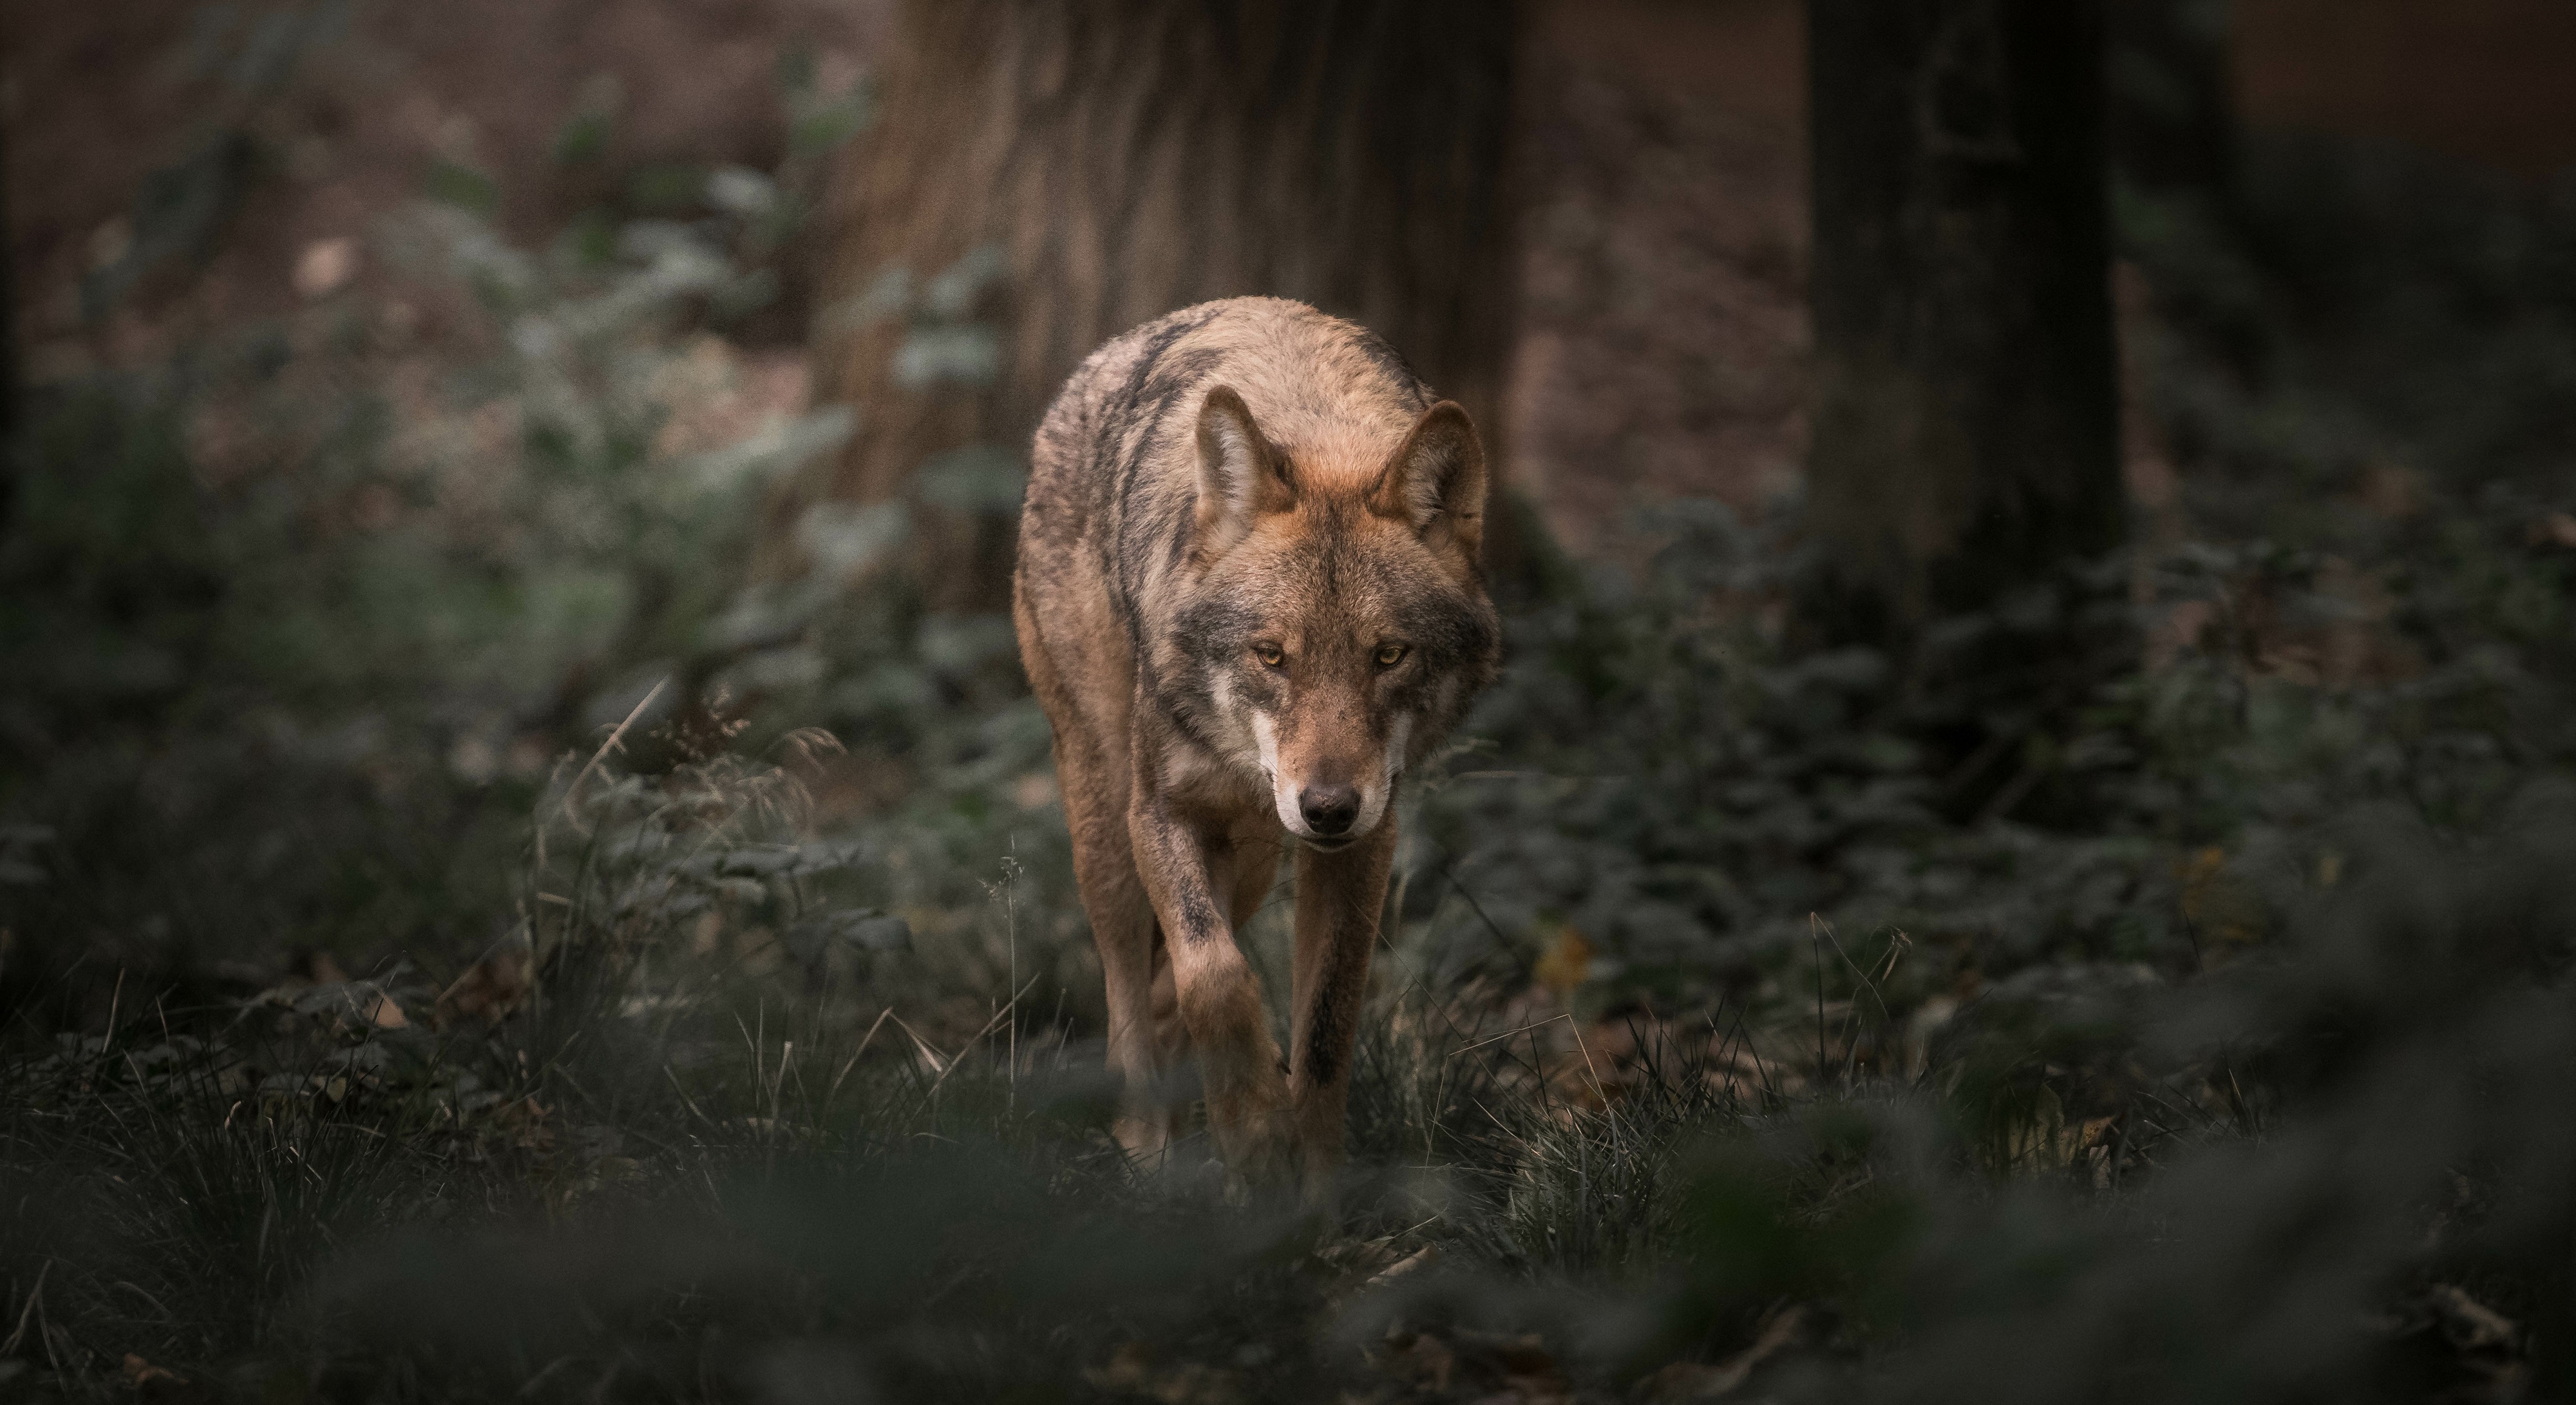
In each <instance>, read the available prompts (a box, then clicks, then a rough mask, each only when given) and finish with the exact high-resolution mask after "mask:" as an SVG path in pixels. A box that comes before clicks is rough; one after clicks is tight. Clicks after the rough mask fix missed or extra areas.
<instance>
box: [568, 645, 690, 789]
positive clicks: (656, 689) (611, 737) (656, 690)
mask: <svg viewBox="0 0 2576 1405" xmlns="http://www.w3.org/2000/svg"><path fill="white" fill-rule="evenodd" d="M670 682H671V680H670V679H668V678H664V679H663V680H661V681H660V682H658V683H655V684H654V685H653V689H652V691H651V692H648V693H646V694H645V695H644V700H643V701H642V702H639V703H637V704H635V710H634V711H632V712H629V713H627V714H626V720H625V721H623V722H620V723H618V724H617V728H616V730H615V731H612V732H610V733H609V734H608V740H606V741H604V742H601V743H600V744H599V750H597V751H594V752H592V753H591V754H590V760H589V761H588V762H587V763H585V764H584V765H583V766H582V768H581V770H580V771H579V772H577V773H575V774H574V776H573V778H572V784H570V785H568V786H565V787H564V793H563V803H562V804H560V805H558V806H556V807H555V818H556V819H562V818H563V817H564V816H565V815H567V814H570V813H571V812H572V798H573V797H574V796H576V795H578V794H580V793H581V783H582V782H583V781H586V780H589V779H590V773H591V772H592V771H595V770H597V769H599V763H600V762H602V761H604V760H606V759H607V757H608V753H609V752H610V751H612V750H614V749H615V748H616V746H617V743H618V742H619V741H620V740H622V739H624V737H625V736H626V729H627V728H629V727H632V726H634V725H635V719H636V718H638V717H641V716H643V715H644V709H646V708H648V707H651V706H652V705H653V700H654V699H655V698H658V697H660V696H662V689H663V688H665V687H667V686H669V684H670Z"/></svg>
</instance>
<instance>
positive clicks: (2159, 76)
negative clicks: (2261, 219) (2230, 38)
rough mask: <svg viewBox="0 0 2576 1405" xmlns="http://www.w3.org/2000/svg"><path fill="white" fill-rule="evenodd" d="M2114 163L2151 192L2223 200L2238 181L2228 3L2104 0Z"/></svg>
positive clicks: (2215, 0)
mask: <svg viewBox="0 0 2576 1405" xmlns="http://www.w3.org/2000/svg"><path fill="white" fill-rule="evenodd" d="M2106 6H2107V12H2106V13H2107V19H2108V24H2109V34H2108V42H2109V48H2110V70H2109V94H2108V97H2109V119H2110V126H2109V130H2110V147H2111V163H2112V166H2113V168H2114V169H2115V170H2117V171H2118V172H2119V173H2120V175H2121V177H2122V178H2123V179H2126V180H2128V181H2130V182H2133V183H2134V184H2136V185H2137V186H2139V187H2140V188H2142V189H2146V190H2151V191H2160V192H2161V191H2183V192H2190V193H2193V194H2196V195H2202V196H2206V197H2208V198H2210V199H2213V200H2216V201H2221V202H2223V201H2225V200H2226V199H2227V197H2228V196H2229V195H2230V194H2231V193H2232V192H2233V190H2234V189H2235V185H2236V104H2235V101H2234V99H2233V98H2232V97H2231V96H2230V94H2229V92H2228V85H2227V8H2228V6H2227V0H2106Z"/></svg>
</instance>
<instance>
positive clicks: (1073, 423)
mask: <svg viewBox="0 0 2576 1405" xmlns="http://www.w3.org/2000/svg"><path fill="white" fill-rule="evenodd" d="M1217 385H1228V386H1232V387H1233V388H1234V390H1235V392H1236V393H1237V394H1239V395H1241V396H1242V397H1243V399H1244V401H1245V402H1246V403H1247V404H1248V405H1249V406H1250V408H1251V410H1252V414H1253V418H1254V419H1255V420H1256V421H1257V422H1258V423H1259V424H1260V425H1261V427H1262V430H1263V431H1264V432H1265V433H1266V434H1267V435H1268V436H1269V438H1270V439H1271V440H1272V441H1273V442H1274V443H1275V444H1277V445H1278V446H1279V447H1280V448H1281V449H1283V450H1285V451H1286V453H1287V455H1288V457H1289V458H1290V459H1291V460H1292V461H1294V462H1296V463H1298V464H1299V465H1300V466H1301V468H1307V467H1311V466H1313V465H1317V464H1332V463H1343V462H1350V463H1367V464H1371V465H1374V464H1377V463H1382V462H1384V459H1385V456H1386V455H1387V454H1389V453H1392V452H1393V451H1394V449H1395V447H1396V445H1397V444H1399V443H1400V442H1402V440H1403V438H1404V434H1405V431H1406V430H1407V429H1409V428H1410V427H1411V426H1412V424H1413V422H1414V420H1415V419H1416V418H1417V417H1419V416H1420V414H1421V413H1422V411H1423V410H1424V409H1425V408H1426V407H1428V406H1429V405H1430V404H1431V403H1432V401H1433V399H1434V398H1435V397H1434V396H1433V395H1432V393H1431V391H1430V389H1429V388H1428V387H1427V386H1425V385H1423V383H1422V381H1421V378H1420V377H1418V376H1416V375H1415V374H1414V373H1413V368H1412V367H1410V366H1408V365H1406V364H1405V362H1404V359H1403V358H1402V357H1401V356H1399V355H1397V354H1396V352H1395V351H1394V349H1393V348H1391V347H1389V346H1388V345H1387V343H1386V341H1385V340H1384V339H1383V338H1381V337H1379V336H1378V335H1377V334H1376V333H1374V332H1371V331H1369V330H1368V329H1367V328H1365V327H1361V326H1359V325H1357V324H1356V323H1351V322H1346V321H1343V320H1342V319H1340V318H1338V317H1332V316H1329V315H1327V314H1325V313H1322V312H1319V311H1317V310H1315V309H1314V308H1312V307H1309V306H1307V305H1306V304H1304V303H1301V302H1292V301H1289V300H1287V299H1285V298H1262V297H1251V298H1227V299H1224V300H1222V301H1218V302H1206V303H1200V304H1198V305H1197V306H1194V307H1185V308H1182V309H1181V310H1180V311H1178V312H1173V313H1169V314H1167V315H1165V316H1163V317H1160V318H1157V319H1155V320H1154V321H1151V322H1148V323H1146V324H1145V325H1143V326H1141V327H1138V328H1136V329H1134V330H1133V331H1130V332H1127V333H1126V334H1124V335H1122V336H1120V337H1118V338H1116V339H1115V340H1112V341H1110V342H1108V343H1106V344H1105V345H1103V346H1102V347H1101V348H1100V349H1099V350H1097V351H1095V352H1093V353H1092V354H1091V355H1090V356H1088V357H1086V358H1085V359H1084V360H1083V363H1082V365H1081V366H1080V367H1078V368H1077V369H1076V370H1075V371H1074V373H1073V375H1072V377H1071V378H1070V379H1068V380H1067V381H1066V382H1065V386H1064V389H1063V391H1061V392H1060V393H1059V394H1058V395H1057V396H1056V400H1055V403H1054V405H1053V406H1052V407H1050V408H1049V409H1048V411H1047V414H1046V418H1045V420H1044V421H1043V422H1041V423H1040V425H1039V427H1038V432H1037V438H1036V441H1035V443H1034V445H1033V446H1032V452H1031V456H1030V465H1029V469H1030V471H1029V490H1028V498H1027V501H1026V503H1025V504H1024V507H1023V515H1022V518H1021V524H1020V576H1021V589H1022V590H1023V591H1024V592H1029V591H1033V590H1034V591H1043V590H1045V589H1048V588H1049V587H1050V586H1053V585H1058V584H1063V585H1071V584H1073V581H1072V580H1071V579H1070V577H1069V576H1068V571H1067V568H1068V567H1071V566H1073V565H1074V564H1075V562H1074V561H1073V560H1072V559H1071V558H1072V557H1074V555H1075V554H1077V553H1079V554H1080V555H1081V556H1082V557H1084V558H1087V559H1085V560H1083V562H1082V563H1081V564H1083V565H1085V566H1091V567H1093V568H1095V569H1096V570H1097V571H1098V579H1099V581H1100V584H1101V585H1102V586H1104V587H1106V589H1107V592H1108V595H1109V597H1110V602H1111V604H1112V606H1113V608H1114V609H1115V611H1116V613H1117V615H1118V616H1119V618H1120V619H1121V621H1122V622H1123V623H1125V624H1126V625H1127V627H1128V630H1129V632H1130V634H1131V636H1140V632H1141V630H1142V628H1143V620H1142V618H1141V616H1142V615H1144V614H1150V613H1151V602H1152V600H1153V599H1154V597H1155V596H1156V594H1157V593H1158V590H1159V587H1160V586H1161V584H1162V583H1163V582H1164V581H1165V580H1167V579H1169V577H1170V576H1171V574H1172V573H1173V572H1174V571H1176V570H1177V569H1178V568H1179V567H1180V565H1181V564H1182V562H1183V561H1184V560H1185V559H1186V557H1187V555H1188V550H1189V532H1190V523H1191V513H1192V510H1193V508H1194V506H1195V504H1196V502H1197V494H1198V459H1197V453H1198V449H1197V440H1196V434H1197V412H1198V408H1199V406H1200V404H1201V403H1202V402H1203V400H1204V398H1205V396H1206V393H1207V391H1208V390H1209V389H1210V388H1211V387H1214V386H1217ZM1076 574H1079V575H1089V574H1090V573H1089V572H1088V571H1081V572H1078V573H1076Z"/></svg>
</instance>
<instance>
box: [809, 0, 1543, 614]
mask: <svg viewBox="0 0 2576 1405" xmlns="http://www.w3.org/2000/svg"><path fill="white" fill-rule="evenodd" d="M1511 11H1512V7H1511V6H1510V5H1509V4H1502V3H1492V0H1344V2H1343V3H1338V4H1332V5H1325V6H1311V5H1300V4H1295V3H1292V0H1242V3H1238V4H1231V5H1208V4H1202V3H1199V0H1101V3H1097V4H1084V5H1065V4H1059V3H1056V0H915V2H914V3H911V4H909V5H907V6H906V8H905V10H904V13H903V19H902V34H901V39H900V42H899V43H898V45H897V46H896V51H897V52H898V54H899V55H900V58H899V59H898V61H897V63H896V66H895V68H894V70H893V71H892V72H891V73H890V74H889V75H888V77H887V89H886V93H885V103H884V107H883V116H882V118H881V120H880V122H879V124H878V126H877V127H876V129H875V130H874V131H873V132H872V133H871V134H870V135H869V137H868V138H867V139H866V140H865V142H864V144H863V146H862V147H861V148H860V149H859V150H858V151H857V152H856V154H855V156H854V159H853V160H852V161H851V162H850V164H849V165H848V166H847V167H846V168H845V171H844V178H843V181H842V183H841V185H840V187H839V189H838V191H837V193H836V196H835V199H834V207H833V209H832V211H831V213H830V217H829V218H830V221H831V228H832V230H833V233H832V234H831V235H830V236H829V237H831V238H832V239H833V240H834V241H835V247H833V248H832V250H831V251H830V253H829V255H828V262H827V265H826V268H825V272H824V289H823V292H824V298H823V311H822V313H821V314H820V324H821V325H820V326H819V328H818V339H817V340H818V346H819V348H820V353H819V354H820V360H819V363H818V364H819V365H820V367H821V368H822V373H821V377H820V384H821V387H822V390H823V393H824V394H825V396H826V397H828V398H833V399H838V400H842V401H846V402H848V403H850V404H852V405H853V406H855V407H856V409H857V412H858V428H857V430H856V432H855V434H854V436H853V438H852V440H851V441H850V443H849V444H848V446H847V447H846V449H845V451H844V452H843V453H842V454H841V455H840V456H839V457H838V459H837V460H836V461H834V462H832V463H829V464H827V465H824V466H822V467H821V469H820V470H819V471H817V472H814V473H812V474H810V475H808V476H807V477H806V478H805V479H804V480H803V481H801V482H799V483H798V484H796V485H793V488H792V491H790V492H789V493H788V494H787V495H785V499H784V500H783V501H782V503H781V505H780V511H781V514H782V517H784V516H786V515H791V514H794V513H797V512H800V511H802V510H803V509H804V508H805V507H806V506H808V505H810V504H812V503H813V502H816V501H819V500H824V499H843V500H857V501H888V500H903V501H908V502H910V503H911V504H912V505H913V507H914V509H915V513H916V516H915V522H916V524H917V526H916V544H917V546H918V548H919V550H921V551H922V552H923V553H925V555H924V556H923V558H922V559H923V560H926V561H930V562H935V563H937V568H936V569H935V570H932V571H927V572H925V573H924V574H923V580H924V585H925V587H926V589H927V591H928V594H929V596H930V601H931V603H932V605H933V606H934V607H939V608H950V609H984V608H993V607H995V606H997V605H998V603H999V602H1001V601H1002V600H1004V599H1005V598H1006V597H1007V591H1008V559H1009V554H1008V542H1009V535H1010V530H1011V524H1010V521H1009V517H1008V508H1007V507H1005V506H1004V505H1003V504H1002V503H1001V501H1000V499H1001V498H1002V496H1003V493H1002V492H1001V491H1000V490H999V489H998V488H997V487H996V478H997V475H996V474H995V473H994V472H993V468H994V465H996V464H1000V463H1005V462H1008V460H1006V459H1003V458H1001V457H1000V455H1002V454H1007V455H1009V456H1010V458H1011V459H1019V460H1024V459H1025V454H1026V448H1027V438H1028V435H1029V433H1030V431H1031V430H1032V428H1033V427H1034V426H1035V424H1036V422H1037V420H1038V417H1039V416H1040V415H1041V414H1042V413H1043V411H1044V409H1045V407H1046V404H1047V402H1048V399H1049V398H1050V397H1051V396H1052V395H1053V394H1054V392H1055V390H1056V388H1057V387H1058V386H1059V385H1060V384H1061V383H1062V382H1063V380H1064V378H1065V376H1066V375H1067V374H1068V373H1069V372H1071V371H1072V369H1073V367H1074V365H1075V364H1076V363H1077V362H1078V361H1079V360H1080V358H1081V357H1082V356H1083V355H1085V354H1086V353H1088V352H1089V351H1090V350H1091V349H1092V348H1093V347H1095V346H1097V345H1098V344H1099V343H1101V342H1102V341H1104V340H1106V339H1108V338H1109V337H1111V336H1114V335H1116V334H1117V333H1119V332H1121V331H1124V330H1126V329H1127V328H1128V327H1131V326H1133V325H1135V324H1136V323H1139V322H1142V321H1144V320H1146V319H1148V318H1150V317H1153V316H1155V315H1157V314H1160V313H1162V312H1165V311H1168V310H1170V309H1172V308H1174V307H1179V306H1183V305H1186V304H1188V303H1192V302H1196V301H1200V300H1202V299H1206V298H1214V297H1226V296H1231V295H1235V294H1243V293H1273V294H1279V295H1283V296H1288V297H1295V298H1302V299H1305V300H1306V301H1309V302H1312V303H1314V304H1316V305H1317V306H1319V307H1322V308H1324V309H1326V310H1327V311H1331V312H1335V313H1339V314H1342V315H1344V316H1348V317H1352V318H1355V319H1357V320H1359V321H1361V322H1364V323H1366V324H1367V325H1369V326H1371V327H1374V328H1375V329H1377V330H1378V331H1379V332H1381V333H1383V334H1384V335H1385V336H1386V337H1387V338H1388V340H1389V341H1391V342H1392V343H1393V344H1394V345H1395V346H1396V347H1397V349H1398V350H1399V351H1401V352H1403V353H1404V354H1405V355H1406V356H1407V357H1409V358H1410V359H1411V360H1412V361H1413V362H1414V363H1415V365H1416V367H1417V369H1419V370H1420V371H1421V373H1422V374H1423V375H1424V376H1425V377H1426V378H1428V379H1429V380H1430V381H1431V382H1432V383H1433V384H1434V385H1436V386H1438V387H1439V388H1440V389H1441V390H1442V391H1443V392H1444V393H1446V394H1448V395H1450V396H1452V397H1454V398H1456V399H1458V400H1459V401H1460V402H1462V403H1463V404H1465V405H1466V406H1467V407H1468V409H1469V410H1470V412H1471V413H1473V414H1474V415H1475V416H1476V419H1477V422H1478V424H1479V426H1480V427H1481V428H1482V429H1483V430H1484V431H1485V433H1486V434H1487V435H1488V436H1489V437H1490V436H1499V433H1500V431H1501V428H1502V423H1501V416H1500V414H1499V412H1498V410H1499V407H1498V404H1497V401H1498V396H1499V392H1500V389H1501V384H1502V379H1503V374H1504V358H1505V355H1506V351H1507V348H1508V345H1509V343H1508V339H1507V330H1508V327H1509V322H1510V318H1509V311H1510V309H1509V307H1508V305H1507V296H1508V288H1509V285H1510V271H1511V270H1510V260H1509V248H1510V241H1509V224H1508V215H1509V205H1508V202H1507V200H1506V198H1505V191H1504V184H1505V169H1504V145H1505V126H1506V118H1507V115H1508V112H1509V106H1510V92H1511V60H1512V34H1511V30H1512V18H1513V16H1512V13H1511ZM1489 442H1490V440H1489ZM1001 481H1003V482H1005V483H1006V482H1007V480H1006V479H1003V480H1001ZM979 485H981V486H980V487H979ZM979 495H980V496H979ZM1506 517H1507V514H1505V513H1501V512H1497V513H1496V514H1494V515H1493V516H1492V517H1490V518H1489V519H1488V520H1489V521H1491V522H1494V523H1495V524H1496V527H1497V528H1503V529H1506V530H1503V531H1502V533H1501V535H1502V536H1503V537H1504V538H1505V539H1504V540H1500V541H1497V540H1496V538H1495V535H1494V534H1493V529H1489V535H1488V538H1487V540H1488V546H1487V553H1488V558H1489V560H1488V565H1489V567H1490V568H1491V569H1493V571H1494V572H1495V574H1497V575H1498V576H1503V577H1509V576H1510V575H1512V574H1513V573H1514V572H1515V571H1516V570H1517V569H1518V567H1517V563H1516V562H1515V560H1514V559H1513V550H1514V543H1513V542H1512V541H1511V540H1509V538H1510V536H1511V534H1510V532H1509V531H1508V530H1507V529H1508V526H1509V523H1508V521H1506V520H1505V519H1506ZM782 525H783V523H782ZM772 535H773V537H777V536H779V535H780V534H777V533H773V534H772Z"/></svg>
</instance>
